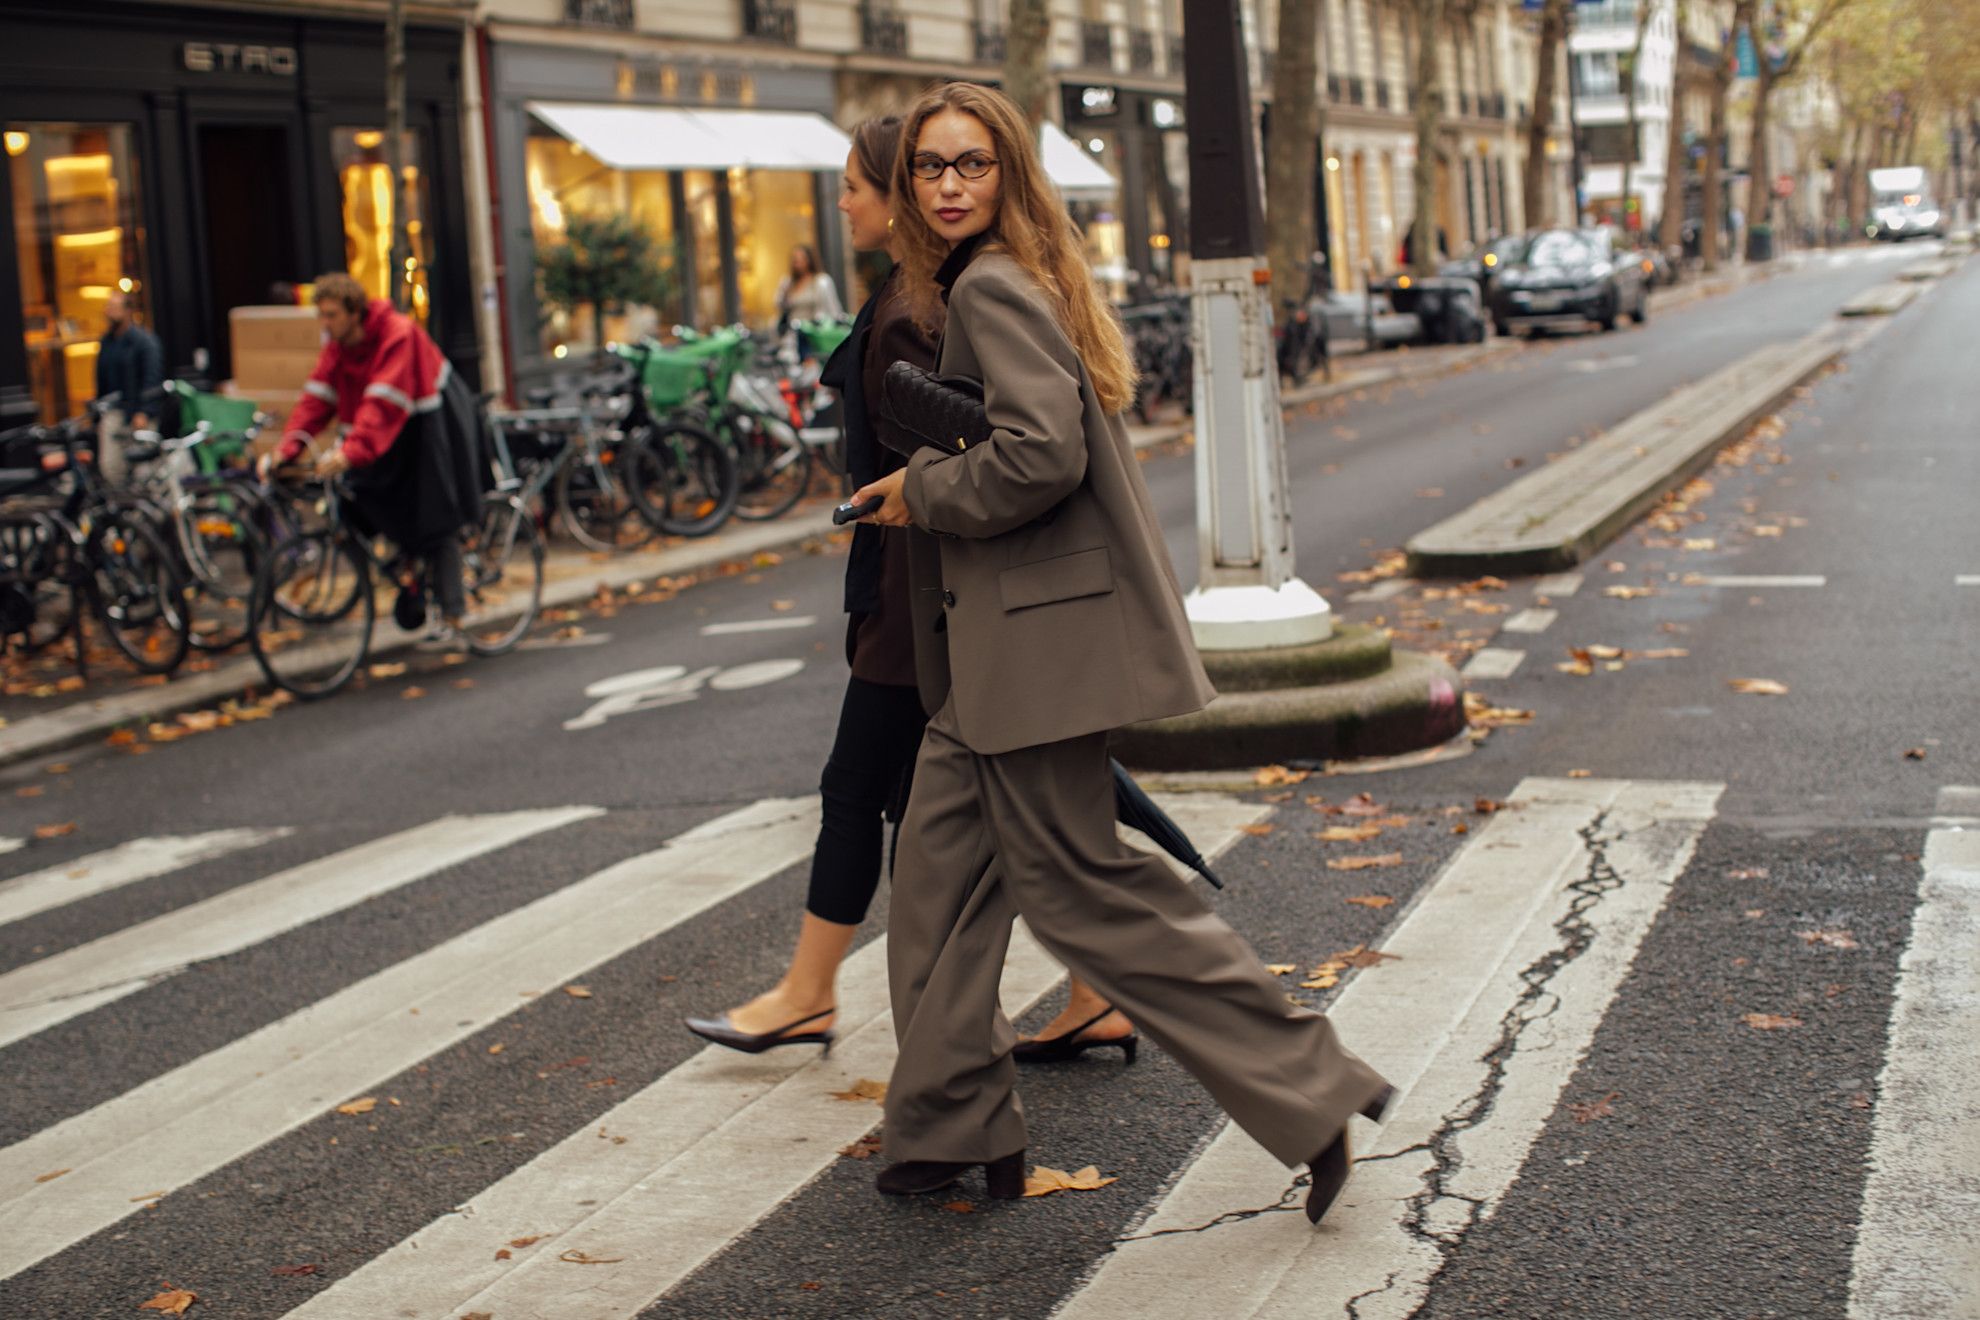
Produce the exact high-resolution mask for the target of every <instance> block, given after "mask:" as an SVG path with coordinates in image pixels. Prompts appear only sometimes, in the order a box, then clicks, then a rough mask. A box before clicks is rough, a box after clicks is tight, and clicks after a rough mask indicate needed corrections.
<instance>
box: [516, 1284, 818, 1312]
mask: <svg viewBox="0 0 1980 1320" xmlns="http://www.w3.org/2000/svg"><path fill="white" fill-rule="evenodd" d="M824 1286H825V1285H824V1284H822V1283H819V1282H818V1281H817V1280H815V1279H814V1280H811V1281H809V1282H806V1283H800V1284H799V1285H798V1289H799V1291H801V1292H817V1291H818V1290H819V1289H820V1288H823V1287H824ZM483 1320H489V1318H488V1317H485V1316H484V1317H483Z"/></svg>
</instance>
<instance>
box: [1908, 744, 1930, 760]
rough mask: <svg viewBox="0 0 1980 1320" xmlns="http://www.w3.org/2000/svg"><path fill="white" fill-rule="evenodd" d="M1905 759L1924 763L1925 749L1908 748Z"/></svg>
mask: <svg viewBox="0 0 1980 1320" xmlns="http://www.w3.org/2000/svg"><path fill="white" fill-rule="evenodd" d="M1904 759H1905V760H1907V761H1922V760H1924V759H1925V749H1924V748H1923V747H1908V748H1906V749H1905V753H1904Z"/></svg>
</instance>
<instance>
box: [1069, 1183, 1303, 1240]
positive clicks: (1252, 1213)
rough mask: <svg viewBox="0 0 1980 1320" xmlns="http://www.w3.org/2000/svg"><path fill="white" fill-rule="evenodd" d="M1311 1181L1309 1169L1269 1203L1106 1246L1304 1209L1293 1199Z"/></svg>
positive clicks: (1196, 1230) (1128, 1236) (1227, 1211)
mask: <svg viewBox="0 0 1980 1320" xmlns="http://www.w3.org/2000/svg"><path fill="white" fill-rule="evenodd" d="M1312 1181H1313V1174H1312V1173H1311V1171H1309V1172H1306V1173H1302V1174H1300V1175H1299V1177H1297V1178H1295V1179H1293V1181H1292V1186H1290V1187H1288V1188H1286V1190H1285V1191H1283V1192H1281V1193H1280V1194H1279V1199H1278V1200H1277V1201H1275V1202H1273V1203H1272V1204H1271V1205H1261V1206H1256V1207H1254V1208H1252V1209H1249V1210H1226V1211H1225V1212H1224V1213H1223V1214H1221V1215H1218V1216H1217V1217H1216V1218H1215V1219H1212V1220H1210V1221H1209V1222H1207V1223H1202V1224H1197V1225H1195V1226H1194V1227H1191V1228H1158V1229H1156V1230H1155V1231H1154V1232H1152V1233H1130V1234H1128V1235H1127V1236H1126V1237H1117V1238H1115V1239H1114V1240H1113V1241H1112V1242H1110V1243H1108V1248H1109V1250H1111V1249H1113V1248H1115V1247H1119V1246H1121V1245H1122V1244H1124V1243H1128V1242H1147V1241H1149V1240H1151V1239H1153V1238H1158V1237H1168V1236H1170V1235H1171V1234H1175V1233H1207V1232H1209V1231H1210V1230H1211V1229H1213V1228H1221V1227H1222V1226H1223V1225H1225V1224H1240V1223H1243V1222H1244V1221H1245V1220H1247V1219H1256V1218H1258V1216H1260V1215H1269V1214H1275V1213H1277V1212H1278V1211H1281V1210H1292V1209H1296V1208H1297V1209H1304V1207H1295V1206H1294V1205H1293V1201H1294V1199H1295V1198H1296V1197H1298V1195H1299V1194H1300V1192H1301V1191H1303V1190H1304V1189H1305V1188H1306V1187H1307V1185H1308V1184H1310V1183H1311V1182H1312Z"/></svg>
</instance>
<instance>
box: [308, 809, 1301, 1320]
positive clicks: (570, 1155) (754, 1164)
mask: <svg viewBox="0 0 1980 1320" xmlns="http://www.w3.org/2000/svg"><path fill="white" fill-rule="evenodd" d="M1160 801H1161V802H1162V805H1163V806H1164V807H1165V808H1166V809H1167V810H1168V811H1169V813H1170V815H1172V816H1173V817H1174V818H1175V819H1176V821H1177V823H1178V824H1180V825H1181V826H1182V827H1183V829H1184V830H1185V832H1187V833H1188V834H1189V835H1190V836H1191V837H1192V838H1193V839H1194V840H1195V841H1196V843H1197V844H1198V846H1199V847H1202V848H1203V850H1204V852H1205V854H1206V855H1207V856H1208V857H1211V858H1214V857H1216V856H1217V855H1218V854H1219V853H1220V852H1222V851H1223V850H1224V849H1226V848H1228V847H1229V846H1230V845H1231V844H1232V843H1233V842H1235V841H1236V840H1238V839H1240V838H1242V837H1243V834H1242V832H1241V831H1242V827H1243V826H1245V825H1247V824H1250V823H1252V822H1253V821H1256V820H1258V819H1260V818H1262V817H1263V816H1265V815H1266V814H1268V813H1269V810H1270V808H1267V807H1262V806H1260V805H1258V804H1255V803H1248V802H1242V801H1239V800H1237V799H1233V798H1227V797H1221V796H1212V795H1209V794H1185V795H1179V796H1175V797H1163V798H1161V799H1160ZM1138 842H1142V846H1146V847H1152V845H1148V844H1146V843H1145V841H1139V840H1138ZM1064 975H1065V973H1064V971H1063V969H1061V968H1060V967H1059V966H1058V965H1057V964H1056V963H1054V962H1053V961H1052V960H1051V959H1050V958H1048V957H1047V956H1046V955H1045V954H1044V952H1043V951H1042V950H1040V949H1039V947H1038V945H1037V943H1036V942H1035V941H1034V940H1033V939H1032V938H1031V937H1030V935H1029V933H1028V932H1027V931H1025V929H1024V927H1023V925H1022V924H1020V925H1019V926H1018V928H1017V930H1016V932H1015V933H1014V937H1013V939H1012V943H1011V954H1010V957H1009V959H1008V960H1007V961H1006V963H1005V966H1004V979H1003V999H1004V1005H1005V1009H1006V1011H1007V1012H1008V1013H1009V1014H1010V1015H1011V1016H1013V1017H1015V1016H1016V1015H1018V1014H1019V1013H1021V1012H1023V1011H1024V1010H1025V1009H1026V1008H1028V1007H1030V1006H1031V1005H1032V1004H1033V1003H1035V1002H1036V1001H1037V1000H1038V999H1039V998H1040V997H1041V996H1043V995H1044V994H1045V993H1046V992H1047V991H1049V990H1050V989H1051V988H1052V987H1053V986H1055V985H1057V984H1058V982H1059V981H1060V980H1061V979H1062V978H1063V977H1064ZM837 1030H838V1032H839V1039H838V1042H837V1044H836V1045H835V1047H834V1049H833V1051H832V1056H831V1058H829V1059H825V1058H822V1057H820V1055H819V1053H818V1052H817V1051H816V1050H814V1049H809V1048H796V1049H787V1050H774V1051H771V1052H769V1053H767V1054H762V1055H755V1056H751V1055H744V1054H738V1053H736V1052H735V1051H733V1050H727V1049H723V1048H721V1047H719V1046H710V1047H709V1048H707V1049H705V1050H703V1051H702V1052H701V1053H700V1054H698V1055H696V1056H694V1057H693V1058H691V1059H689V1060H688V1061H687V1062H686V1063H683V1064H682V1065H680V1066H679V1067H677V1068H675V1069H674V1070H673V1071H671V1072H669V1073H668V1074H667V1075H666V1076H664V1077H662V1078H660V1079H659V1080H658V1081H656V1082H654V1083H653V1084H652V1085H650V1086H648V1087H646V1088H645V1089H644V1090H642V1091H640V1092H639V1093H638V1094H636V1095H634V1096H632V1097H631V1098H629V1099H628V1100H626V1101H625V1102H624V1103H622V1104H620V1105H618V1106H617V1107H616V1108H614V1109H612V1110H610V1111H609V1112H607V1113H605V1114H603V1115H601V1116H600V1117H599V1118H598V1119H596V1120H595V1121H594V1122H593V1123H592V1124H590V1125H589V1126H587V1127H586V1128H585V1129H584V1130H583V1131H580V1132H577V1133H574V1134H573V1135H571V1136H570V1137H568V1138H566V1139H565V1140H564V1141H563V1142H561V1143H560V1144H558V1145H556V1146H554V1147H552V1148H551V1149H549V1150H547V1151H545V1152H544V1153H543V1154H541V1155H539V1156H538V1157H537V1158H536V1159H535V1160H533V1161H531V1162H530V1163H529V1164H527V1165H525V1166H524V1167H523V1168H521V1169H518V1170H516V1171H515V1172H514V1173H512V1174H510V1175H509V1176H508V1177H506V1178H504V1179H502V1180H501V1181H500V1182H497V1183H495V1184H494V1185H492V1186H490V1187H489V1188H487V1189H486V1190H484V1191H482V1192H481V1193H479V1194H478V1195H476V1196H475V1197H473V1198H472V1199H471V1200H470V1201H469V1202H468V1203H467V1204H466V1205H464V1206H462V1207H460V1209H459V1210H458V1211H456V1212H453V1213H449V1214H446V1215H443V1216H441V1217H440V1218H438V1219H436V1220H434V1221H433V1222H432V1223H430V1224H428V1225H427V1226H426V1227H425V1228H423V1229H421V1230H420V1231H419V1232H417V1233H415V1234H414V1235H412V1236H411V1237H408V1238H406V1239H405V1240H404V1241H402V1242H400V1243H399V1244H398V1245H397V1246H396V1247H394V1248H392V1249H391V1250H390V1251H388V1252H386V1253H385V1254H383V1255H381V1256H378V1257H375V1258H374V1259H372V1260H371V1261H370V1262H368V1263H367V1264H366V1265H365V1266H364V1267H363V1268H361V1269H359V1270H358V1271H357V1272H356V1273H354V1274H352V1275H350V1276H348V1277H347V1278H344V1279H341V1280H339V1281H338V1282H337V1283H336V1284H335V1285H333V1286H332V1287H331V1288H329V1289H327V1290H326V1291H324V1292H323V1293H320V1294H318V1295H317V1296H316V1297H315V1298H314V1299H312V1300H311V1301H309V1302H308V1303H306V1304H304V1305H303V1306H300V1307H298V1308H297V1309H296V1310H294V1311H292V1312H290V1313H289V1314H290V1317H292V1320H345V1318H347V1317H358V1316H366V1317H369V1316H383V1315H399V1314H408V1315H421V1316H435V1317H439V1316H454V1315H460V1314H463V1313H466V1312H473V1311H482V1312H488V1313H490V1314H493V1315H496V1316H501V1317H508V1318H510V1320H621V1318H622V1317H625V1316H629V1315H633V1314H635V1313H637V1312H639V1311H640V1310H642V1309H643V1308H644V1307H645V1306H647V1305H648V1304H649V1303H650V1302H652V1301H653V1300H654V1299H655V1298H658V1297H659V1296H661V1295H662V1294H663V1293H665V1292H666V1291H667V1290H668V1289H669V1288H671V1287H673V1286H674V1285H675V1284H676V1283H678V1282H679V1281H680V1280H681V1279H683V1278H685V1277H686V1276H687V1275H688V1274H689V1273H691V1272H692V1271H693V1270H695V1269H696V1268H698V1267H699V1266H700V1265H701V1264H702V1263H703V1262H704V1261H706V1260H707V1259H708V1258H709V1257H710V1256H712V1255H713V1254H714V1253H715V1252H717V1251H719V1250H721V1249H722V1248H723V1247H725V1246H727V1245H728V1244H729V1243H730V1242H731V1241H733V1240H734V1239H735V1238H737V1237H739V1236H740V1235H741V1234H742V1233H744V1232H745V1231H747V1229H748V1228H749V1226H750V1225H751V1224H753V1223H755V1222H756V1221H757V1220H759V1219H761V1218H762V1217H763V1216H764V1215H766V1214H769V1213H770V1212H771V1211H773V1210H775V1209H776V1208H777V1206H778V1205H779V1204H781V1203H782V1202H783V1201H785V1200H786V1199H788V1198H789V1197H791V1196H794V1195H796V1194H797V1193H798V1192H799V1191H801V1190H802V1189H803V1188H804V1187H805V1185H806V1184H808V1183H809V1182H810V1181H811V1180H812V1179H813V1178H815V1177H816V1176H817V1175H818V1173H819V1172H820V1171H821V1170H823V1169H824V1168H826V1167H827V1166H829V1165H830V1164H831V1163H832V1162H833V1161H835V1160H836V1159H837V1158H838V1151H839V1148H840V1147H841V1146H844V1145H846V1144H848V1143H850V1142H853V1141H857V1140H858V1139H859V1138H860V1137H861V1136H863V1135H865V1134H866V1133H867V1132H868V1131H870V1130H871V1129H872V1127H873V1125H874V1124H875V1122H877V1121H878V1119H879V1111H878V1110H877V1109H875V1108H874V1107H872V1106H870V1105H864V1104H848V1103H846V1102H844V1101H839V1100H834V1099H832V1098H831V1092H833V1091H843V1090H847V1089H849V1088H850V1087H851V1086H852V1085H853V1083H854V1082H855V1081H857V1080H858V1079H859V1078H861V1077H872V1078H884V1077H886V1076H887V1075H888V1073H889V1071H891V1069H892V1067H893V1060H894V1029H893V1018H892V1015H891V1014H890V1013H889V1012H888V1011H887V987H886V947H885V940H884V939H879V940H875V941H873V942H872V943H871V944H869V945H868V946H867V947H866V948H864V949H862V950H861V951H860V952H859V953H858V954H856V955H854V956H853V957H852V958H851V959H849V960H848V961H847V962H846V964H845V966H844V967H843V968H841V970H840V973H839V1015H838V1023H837ZM769 1134H774V1137H772V1136H770V1135H769ZM619 1138H623V1139H624V1141H623V1143H621V1142H620V1141H618V1140H617V1139H619ZM539 1233H541V1234H548V1235H551V1236H550V1237H549V1238H548V1239H547V1241H545V1242H544V1243H542V1244H540V1245H535V1246H532V1247H530V1248H528V1249H514V1250H512V1258H511V1259H509V1260H506V1261H504V1260H497V1259H496V1252H497V1251H498V1250H502V1249H504V1248H505V1247H506V1244H507V1243H508V1241H509V1240H510V1239H512V1238H516V1237H521V1236H530V1235H534V1234H539ZM570 1250H576V1251H581V1252H583V1253H585V1254H586V1255H587V1256H590V1257H593V1258H598V1259H607V1260H610V1259H613V1258H618V1263H616V1264H614V1265H610V1266H604V1265H600V1266H595V1267H590V1268H587V1270H586V1271H585V1277H584V1281H583V1282H584V1286H583V1288H582V1289H574V1288H573V1287H572V1283H571V1266H569V1265H568V1264H565V1263H563V1262H560V1261H559V1260H558V1259H557V1257H558V1255H559V1254H561V1253H562V1252H564V1251H570Z"/></svg>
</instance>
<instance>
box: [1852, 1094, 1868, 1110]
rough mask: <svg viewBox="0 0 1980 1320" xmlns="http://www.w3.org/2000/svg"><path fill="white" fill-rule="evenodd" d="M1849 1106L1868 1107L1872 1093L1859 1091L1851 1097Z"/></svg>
mask: <svg viewBox="0 0 1980 1320" xmlns="http://www.w3.org/2000/svg"><path fill="white" fill-rule="evenodd" d="M1849 1107H1850V1108H1851V1109H1868V1108H1869V1107H1870V1093H1869V1092H1868V1091H1858V1092H1857V1093H1856V1094H1855V1095H1853V1096H1851V1097H1850V1098H1849Z"/></svg>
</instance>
